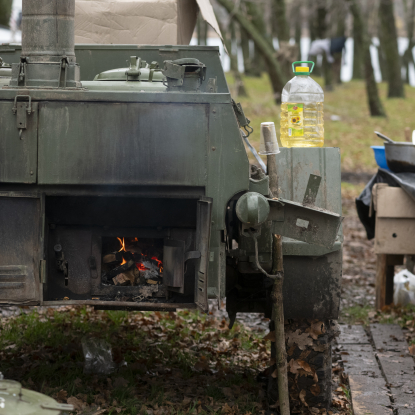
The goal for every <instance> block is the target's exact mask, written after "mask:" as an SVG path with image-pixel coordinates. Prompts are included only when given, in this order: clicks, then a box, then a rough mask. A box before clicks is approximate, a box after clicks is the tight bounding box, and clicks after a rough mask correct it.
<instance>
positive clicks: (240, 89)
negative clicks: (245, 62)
mask: <svg viewBox="0 0 415 415" xmlns="http://www.w3.org/2000/svg"><path fill="white" fill-rule="evenodd" d="M217 20H218V24H219V29H220V31H221V33H222V36H223V40H224V42H225V46H226V49H227V51H228V54H229V59H230V61H231V72H232V75H233V78H234V81H235V95H236V96H243V97H247V96H248V93H247V92H246V88H245V84H244V82H243V79H242V76H241V74H240V72H239V69H238V55H237V53H238V43H237V41H236V33H235V23H234V21H233V20H231V21H230V22H229V28H230V30H225V28H224V26H223V25H222V23H221V22H220V21H219V19H217ZM233 46H236V50H235V48H234V47H233Z"/></svg>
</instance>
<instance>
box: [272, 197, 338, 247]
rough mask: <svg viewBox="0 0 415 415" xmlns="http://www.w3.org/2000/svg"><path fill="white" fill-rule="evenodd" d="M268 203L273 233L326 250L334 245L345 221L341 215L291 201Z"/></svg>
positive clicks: (282, 200) (275, 200)
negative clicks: (322, 247)
mask: <svg viewBox="0 0 415 415" xmlns="http://www.w3.org/2000/svg"><path fill="white" fill-rule="evenodd" d="M268 201H269V204H270V207H271V210H270V215H269V217H268V219H269V220H272V221H273V222H272V232H273V233H275V234H278V235H282V236H286V237H287V238H291V239H296V240H298V241H303V242H307V243H309V244H314V245H318V246H324V247H326V248H331V247H332V246H333V245H334V243H335V241H336V237H337V233H338V231H339V227H340V225H341V223H342V221H343V217H342V216H341V215H339V214H337V213H334V212H331V211H329V210H326V209H322V208H318V207H315V206H309V205H303V204H301V203H296V202H293V201H291V200H285V199H268Z"/></svg>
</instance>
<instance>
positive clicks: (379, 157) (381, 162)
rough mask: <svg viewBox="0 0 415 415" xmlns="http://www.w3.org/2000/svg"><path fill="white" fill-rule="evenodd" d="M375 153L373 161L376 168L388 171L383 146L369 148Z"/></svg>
mask: <svg viewBox="0 0 415 415" xmlns="http://www.w3.org/2000/svg"><path fill="white" fill-rule="evenodd" d="M370 148H373V152H374V153H375V160H376V163H377V164H378V166H379V167H380V168H382V169H385V170H389V171H390V169H389V167H388V163H386V156H385V146H370Z"/></svg>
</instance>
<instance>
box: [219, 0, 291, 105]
mask: <svg viewBox="0 0 415 415" xmlns="http://www.w3.org/2000/svg"><path fill="white" fill-rule="evenodd" d="M217 2H218V3H219V4H220V5H221V6H223V7H224V8H225V9H226V10H227V12H228V13H229V14H230V15H232V16H233V17H234V18H235V20H236V21H237V22H238V23H239V25H240V27H241V28H242V29H244V30H245V31H246V32H247V33H248V35H249V36H250V38H251V39H252V40H253V41H254V44H255V47H256V48H257V50H258V51H259V52H260V53H261V55H262V56H263V58H264V60H265V63H266V65H267V70H268V75H269V78H270V81H271V85H272V89H273V91H274V99H275V101H276V102H277V103H280V102H281V92H282V89H283V88H284V85H285V84H286V83H287V79H286V77H285V75H284V73H283V71H282V70H281V67H280V64H279V62H278V61H277V59H276V57H275V51H274V48H273V47H272V46H271V45H270V42H269V40H267V39H265V38H264V37H263V36H262V35H261V33H260V32H259V31H258V30H257V28H256V27H255V26H254V25H253V24H252V23H251V22H250V21H249V20H248V18H247V17H246V15H245V14H244V13H243V12H242V11H241V9H240V8H239V7H237V6H236V5H235V4H234V3H233V2H232V1H231V0H217Z"/></svg>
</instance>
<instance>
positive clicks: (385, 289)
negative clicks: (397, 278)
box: [376, 254, 397, 310]
mask: <svg viewBox="0 0 415 415" xmlns="http://www.w3.org/2000/svg"><path fill="white" fill-rule="evenodd" d="M396 256H397V255H387V254H378V256H377V257H378V258H377V266H376V309H377V310H381V309H382V308H383V307H384V306H385V305H389V304H392V303H393V277H394V275H395V266H394V265H397V264H395V262H397V261H394V259H395V258H393V257H396Z"/></svg>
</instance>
